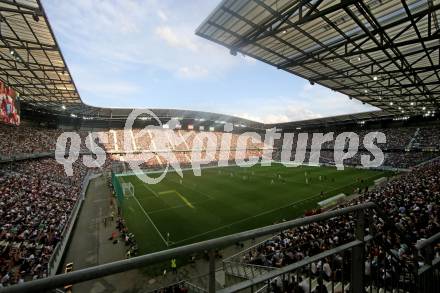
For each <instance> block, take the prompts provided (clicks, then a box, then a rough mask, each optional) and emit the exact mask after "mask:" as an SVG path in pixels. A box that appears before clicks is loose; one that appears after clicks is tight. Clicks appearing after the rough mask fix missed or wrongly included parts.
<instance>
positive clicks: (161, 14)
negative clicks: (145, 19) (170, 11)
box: [157, 9, 168, 21]
mask: <svg viewBox="0 0 440 293" xmlns="http://www.w3.org/2000/svg"><path fill="white" fill-rule="evenodd" d="M157 16H159V18H160V19H161V20H162V21H167V20H168V16H167V15H166V14H165V12H164V11H163V10H162V9H159V10H158V11H157Z"/></svg>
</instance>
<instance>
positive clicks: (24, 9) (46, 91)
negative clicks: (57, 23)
mask: <svg viewBox="0 0 440 293" xmlns="http://www.w3.org/2000/svg"><path fill="white" fill-rule="evenodd" d="M0 56H1V57H0V79H1V80H3V81H4V82H5V83H6V84H7V85H9V86H11V87H13V88H15V90H16V91H17V92H19V93H20V99H21V101H22V102H25V103H27V104H31V105H33V106H37V107H40V108H46V109H53V110H60V108H61V107H62V105H65V107H66V108H68V109H70V110H71V111H74V110H77V109H79V108H81V107H82V102H81V100H80V97H79V95H78V92H77V89H76V87H75V84H74V82H73V80H72V78H71V76H70V72H69V69H68V68H67V65H66V63H65V61H64V58H63V56H62V54H61V51H60V49H59V47H58V44H57V42H56V40H55V37H54V34H53V32H52V30H51V28H50V26H49V23H48V20H47V17H46V15H45V13H44V10H43V7H42V6H41V3H40V1H37V0H14V1H12V0H0Z"/></svg>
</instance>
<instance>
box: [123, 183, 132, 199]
mask: <svg viewBox="0 0 440 293" xmlns="http://www.w3.org/2000/svg"><path fill="white" fill-rule="evenodd" d="M122 193H123V194H124V197H131V196H134V186H133V184H131V183H130V182H129V183H122Z"/></svg>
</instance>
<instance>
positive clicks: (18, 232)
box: [0, 159, 85, 286]
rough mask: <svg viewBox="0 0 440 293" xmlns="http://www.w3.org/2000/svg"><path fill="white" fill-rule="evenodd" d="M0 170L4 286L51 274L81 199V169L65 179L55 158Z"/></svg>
mask: <svg viewBox="0 0 440 293" xmlns="http://www.w3.org/2000/svg"><path fill="white" fill-rule="evenodd" d="M1 167H2V169H1V170H0V229H1V230H0V282H1V286H7V285H8V284H14V283H21V282H24V281H26V280H30V279H38V278H43V277H45V276H47V274H48V262H49V259H50V257H51V255H52V252H53V251H54V249H55V246H56V245H57V243H58V242H59V241H60V239H61V237H62V232H63V230H64V228H65V225H66V223H67V222H68V219H69V216H70V213H71V211H72V208H73V206H74V205H75V203H76V202H77V200H78V196H79V194H80V190H81V182H82V179H83V177H84V175H85V173H84V170H83V169H82V168H79V167H76V168H75V176H74V177H72V180H70V179H67V178H64V177H65V176H64V177H63V176H62V173H61V171H60V170H59V164H58V163H56V162H55V160H54V159H43V160H36V161H25V162H22V163H15V164H13V165H12V166H10V165H9V164H8V165H6V166H1Z"/></svg>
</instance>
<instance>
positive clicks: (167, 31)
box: [154, 26, 198, 51]
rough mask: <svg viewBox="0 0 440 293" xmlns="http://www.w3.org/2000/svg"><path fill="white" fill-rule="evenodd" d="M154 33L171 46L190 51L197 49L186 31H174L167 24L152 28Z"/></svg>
mask: <svg viewBox="0 0 440 293" xmlns="http://www.w3.org/2000/svg"><path fill="white" fill-rule="evenodd" d="M154 33H155V34H156V35H158V36H159V38H161V39H162V40H164V41H165V42H166V43H167V44H168V45H170V46H171V47H175V48H183V49H188V50H191V51H197V49H198V48H197V45H196V44H195V42H194V41H192V40H191V39H192V38H191V37H190V36H188V35H187V34H186V33H179V32H176V31H174V30H173V29H172V28H171V27H169V26H159V27H157V28H156V29H155V30H154Z"/></svg>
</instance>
